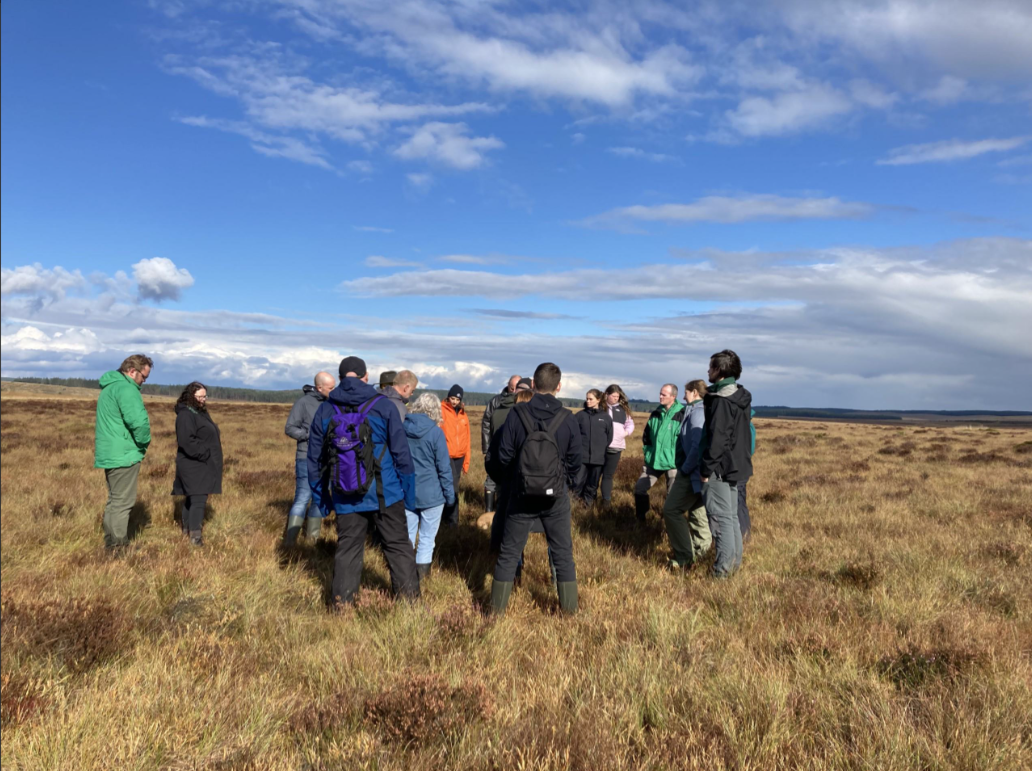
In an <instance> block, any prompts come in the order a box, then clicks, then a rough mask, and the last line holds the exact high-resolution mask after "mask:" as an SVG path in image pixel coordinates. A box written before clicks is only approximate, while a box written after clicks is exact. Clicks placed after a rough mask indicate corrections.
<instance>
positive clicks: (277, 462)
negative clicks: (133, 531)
mask: <svg viewBox="0 0 1032 771" xmlns="http://www.w3.org/2000/svg"><path fill="white" fill-rule="evenodd" d="M149 406H150V410H151V414H152V418H153V423H154V434H155V442H154V446H153V447H152V450H151V452H150V454H149V458H148V460H147V461H146V462H145V465H144V469H143V473H142V474H141V477H140V502H139V506H138V507H137V512H136V514H137V517H136V520H135V521H136V524H137V527H138V528H140V534H139V537H138V538H137V539H136V541H135V542H134V543H135V545H134V547H133V548H132V549H131V551H130V553H129V554H128V555H127V556H126V557H125V558H124V559H121V560H117V561H109V560H107V559H106V558H105V557H104V555H103V549H102V548H101V540H102V539H101V533H100V516H101V511H102V508H103V503H104V497H105V490H104V483H103V477H102V474H101V472H99V471H94V470H93V469H91V468H90V466H91V459H92V455H91V453H92V423H93V409H94V405H93V403H92V402H90V401H87V400H80V399H75V398H70V397H69V398H63V399H60V400H44V399H42V398H39V397H38V396H33V397H29V398H26V397H22V398H17V399H10V398H7V392H6V391H5V398H4V400H3V424H2V454H3V462H2V491H0V492H2V500H3V507H2V528H0V533H2V563H0V564H2V586H3V621H2V636H3V640H2V643H3V644H2V701H3V705H2V707H3V709H2V715H3V749H2V762H3V767H4V768H5V769H7V768H11V769H33V770H35V769H82V768H91V769H92V768H119V769H123V768H133V769H194V768H196V769H201V768H205V769H210V768H215V769H278V768H282V769H302V768H304V769H350V768H378V769H406V771H419V770H420V769H434V771H437V770H438V769H442V768H463V769H467V768H471V769H484V770H485V771H486V770H487V769H521V768H528V769H561V768H563V769H565V768H580V769H621V768H627V769H630V768H635V769H637V768H650V769H674V768H706V769H725V768H726V769H771V768H785V769H790V768H791V769H795V768H811V769H829V768H836V769H837V768H856V769H861V768H863V769H872V768H877V769H903V768H928V769H932V768H966V769H981V768H984V769H990V768H993V769H997V768H1014V769H1018V768H1028V767H1030V766H1032V724H1030V718H1029V715H1032V609H1030V598H1032V569H1030V567H1032V556H1030V555H1032V548H1030V546H1032V460H1030V456H1029V449H1028V448H1029V447H1032V444H1030V440H1032V435H1030V432H1029V431H1027V430H1025V431H1019V430H1005V429H991V430H990V429H980V428H959V427H949V428H945V427H944V428H939V427H934V428H923V427H922V428H908V427H897V426H865V425H848V424H828V425H824V424H815V423H803V422H789V421H758V424H757V428H758V431H759V452H758V453H757V456H756V467H757V474H758V475H757V477H756V478H755V479H754V480H753V482H752V483H751V484H750V490H749V493H750V501H751V509H752V515H753V523H754V532H753V538H752V540H751V542H750V543H749V545H748V547H747V549H746V559H745V566H744V569H743V571H742V572H741V573H740V574H739V575H738V576H737V577H735V578H734V579H732V580H730V581H724V582H714V581H711V580H709V579H707V578H706V577H705V574H704V572H703V571H696V572H693V573H690V574H689V575H688V576H686V577H685V576H675V575H672V574H669V573H667V572H666V571H665V570H664V563H665V559H666V556H667V552H666V540H665V535H664V531H663V527H662V523H661V522H660V520H659V518H658V516H657V513H658V510H659V506H660V504H661V499H662V495H663V486H662V485H657V487H656V488H655V489H654V492H653V495H654V498H653V502H654V513H653V515H652V516H651V517H650V519H649V522H648V523H647V525H646V526H644V527H642V526H639V525H638V524H637V523H635V522H634V516H633V502H632V498H631V494H630V486H631V485H632V484H633V480H634V478H635V477H636V476H637V471H638V468H639V463H640V460H639V459H638V458H637V457H636V456H639V455H640V446H634V447H632V448H631V449H630V450H629V452H628V453H627V455H625V459H624V461H623V464H622V466H621V469H620V474H619V493H618V495H617V496H616V499H615V501H614V503H615V510H614V511H613V513H612V514H607V515H605V516H598V515H592V514H588V513H587V512H584V511H577V512H576V513H575V518H574V519H575V531H576V532H575V539H574V549H575V556H576V559H577V565H578V573H579V576H580V580H581V599H582V612H581V613H580V614H579V615H577V616H575V617H572V618H564V617H562V616H560V615H558V613H557V607H556V601H555V599H554V597H553V595H552V591H551V589H550V587H549V584H548V568H547V561H546V558H545V549H544V542H543V540H542V538H541V537H540V536H533V537H532V539H531V543H530V545H529V547H528V550H527V562H528V564H527V569H526V571H525V578H524V583H523V585H522V587H521V588H519V589H518V590H517V592H516V593H515V594H514V597H513V601H512V604H511V605H510V611H509V614H508V615H507V616H506V617H505V618H504V619H503V620H501V621H494V620H492V619H489V618H487V617H485V616H484V615H483V613H482V610H481V608H482V605H483V602H484V600H485V598H486V596H487V592H488V591H489V589H490V568H491V560H490V558H489V556H488V555H487V553H486V549H487V536H486V534H484V533H482V532H480V531H478V530H477V529H476V528H475V527H474V526H473V523H474V522H475V519H476V517H477V515H478V514H480V513H481V509H480V507H481V505H482V493H481V490H480V486H481V483H482V481H483V471H482V469H481V468H480V462H479V458H477V459H475V461H474V463H473V464H472V468H473V473H472V474H471V475H470V476H469V478H468V479H467V480H466V484H465V487H464V500H463V506H462V517H463V523H464V526H463V527H462V528H460V529H459V531H458V532H449V533H444V534H442V537H441V539H440V542H439V553H438V559H437V562H438V565H437V567H436V568H435V571H434V574H433V576H432V577H431V579H430V581H429V582H428V583H427V584H426V585H425V590H424V600H423V601H422V602H420V603H417V604H407V603H398V604H395V603H394V602H392V601H391V600H390V599H389V598H388V597H387V596H386V595H385V594H384V589H385V587H386V586H387V585H388V576H387V571H386V566H385V565H384V562H383V560H382V558H381V557H380V555H379V554H378V553H377V552H376V551H375V550H373V549H372V548H370V549H369V550H368V551H367V555H366V556H367V569H366V575H365V587H366V588H365V590H364V591H363V593H362V595H361V598H360V600H359V602H358V603H357V605H356V607H355V608H353V609H350V610H348V611H346V612H344V613H343V614H340V615H335V614H330V613H327V612H326V606H325V599H326V594H327V582H328V580H329V576H330V572H331V570H332V549H333V534H332V533H333V531H332V528H331V526H330V525H329V524H327V525H326V526H325V527H324V530H323V538H322V539H321V540H320V541H319V543H318V544H316V545H314V546H303V547H301V548H300V549H298V550H297V551H296V552H294V553H291V554H281V553H280V552H278V550H277V543H278V540H279V536H280V533H281V530H282V526H283V522H284V517H285V514H286V510H287V508H288V506H289V503H290V500H291V497H292V492H293V472H292V467H293V447H292V443H291V442H290V440H289V439H287V438H286V437H284V436H283V434H282V427H283V422H284V420H285V417H286V410H287V406H280V405H275V406H270V405H235V404H216V405H214V406H213V413H214V415H215V419H216V420H217V421H218V422H219V424H220V426H221V428H222V435H223V440H224V442H225V454H226V458H227V469H226V479H225V489H226V491H227V492H226V494H225V495H222V496H220V497H217V498H215V499H214V502H213V506H212V510H211V518H210V521H209V522H208V523H207V526H206V527H207V532H206V536H205V540H206V546H205V547H204V548H203V549H202V550H193V549H191V548H190V547H189V546H188V545H187V544H186V543H184V540H183V539H182V537H181V535H180V533H179V528H178V525H177V524H176V522H175V520H174V516H175V506H174V499H173V498H171V496H170V495H169V491H170V489H171V485H172V474H173V464H172V459H173V457H174V450H175V447H174V435H173V431H172V428H173V414H172V410H171V405H170V403H169V402H168V401H164V400H149ZM55 427H59V428H60V431H57V430H55ZM475 432H476V427H474V433H475ZM639 437H640V432H639Z"/></svg>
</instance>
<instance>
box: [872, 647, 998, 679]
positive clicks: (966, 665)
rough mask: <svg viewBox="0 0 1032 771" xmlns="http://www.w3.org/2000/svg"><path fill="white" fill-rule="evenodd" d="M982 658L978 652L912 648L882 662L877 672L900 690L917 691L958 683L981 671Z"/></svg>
mask: <svg viewBox="0 0 1032 771" xmlns="http://www.w3.org/2000/svg"><path fill="white" fill-rule="evenodd" d="M983 658H984V657H983V656H982V654H981V653H979V652H976V651H972V650H964V649H962V648H955V647H949V646H943V647H935V648H921V647H918V646H916V645H910V646H909V647H907V648H905V649H903V650H900V651H899V652H898V653H896V654H894V655H891V656H885V657H884V658H882V659H881V660H880V661H879V662H878V667H877V669H878V672H879V673H880V674H881V675H882V676H883V677H885V678H887V679H888V680H890V681H891V682H892V683H893V684H894V685H895V686H896V687H897V688H899V689H900V690H915V689H919V688H922V687H923V686H926V685H928V684H930V683H932V682H934V681H937V680H947V681H950V680H955V679H957V678H958V677H961V676H963V675H965V674H967V673H969V672H972V671H974V670H976V669H978V668H979V667H980V666H981V664H982V663H983Z"/></svg>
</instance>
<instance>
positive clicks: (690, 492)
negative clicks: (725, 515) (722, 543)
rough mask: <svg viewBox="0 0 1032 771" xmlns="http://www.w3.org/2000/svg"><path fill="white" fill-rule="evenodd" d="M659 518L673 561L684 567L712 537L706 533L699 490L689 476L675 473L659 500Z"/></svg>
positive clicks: (711, 540) (705, 547) (693, 559)
mask: <svg viewBox="0 0 1032 771" xmlns="http://www.w3.org/2000/svg"><path fill="white" fill-rule="evenodd" d="M685 514H687V515H688V517H687V519H686V518H685ZM663 519H664V520H665V521H666V528H667V535H668V536H669V537H670V550H671V551H672V552H673V555H674V561H675V562H677V563H678V564H680V565H681V566H684V567H686V566H688V565H691V564H692V563H693V562H695V561H696V560H697V559H699V558H700V557H702V555H703V554H705V553H706V552H707V551H709V548H710V545H711V544H712V542H713V537H712V536H711V535H710V527H709V519H708V518H707V517H706V506H705V504H704V503H703V499H702V493H697V492H695V488H694V487H692V479H691V477H690V476H688V475H686V474H678V475H677V478H676V479H674V483H673V484H672V485H670V492H668V493H667V497H666V502H665V503H664V504H663Z"/></svg>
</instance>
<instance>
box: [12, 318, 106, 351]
mask: <svg viewBox="0 0 1032 771" xmlns="http://www.w3.org/2000/svg"><path fill="white" fill-rule="evenodd" d="M0 346H2V347H3V348H5V349H7V350H8V351H11V350H15V351H40V352H43V351H61V352H70V353H79V354H87V353H94V352H96V351H99V350H102V349H103V345H101V342H100V339H99V338H98V337H97V335H96V334H94V333H93V331H92V330H89V329H85V328H79V329H76V328H69V329H66V330H65V331H64V332H54V334H53V335H48V334H46V333H45V332H43V331H42V330H39V329H37V328H36V327H33V326H29V325H26V326H24V327H20V328H18V329H17V330H16V331H14V332H13V333H12V334H9V335H0Z"/></svg>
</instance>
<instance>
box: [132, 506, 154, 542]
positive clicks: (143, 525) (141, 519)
mask: <svg viewBox="0 0 1032 771" xmlns="http://www.w3.org/2000/svg"><path fill="white" fill-rule="evenodd" d="M152 521H153V517H152V516H151V511H150V504H149V503H147V501H139V500H138V501H136V503H135V504H134V505H133V508H132V509H131V510H130V511H129V526H128V527H127V528H126V537H127V538H128V539H129V540H130V541H133V540H135V539H136V538H138V537H139V536H140V535H141V534H142V533H143V531H144V530H146V529H147V528H148V527H150V526H151V522H152Z"/></svg>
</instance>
